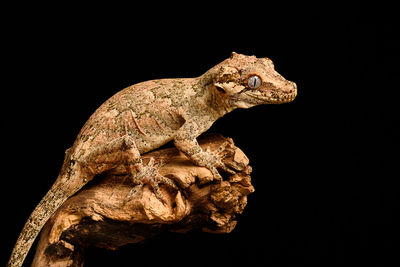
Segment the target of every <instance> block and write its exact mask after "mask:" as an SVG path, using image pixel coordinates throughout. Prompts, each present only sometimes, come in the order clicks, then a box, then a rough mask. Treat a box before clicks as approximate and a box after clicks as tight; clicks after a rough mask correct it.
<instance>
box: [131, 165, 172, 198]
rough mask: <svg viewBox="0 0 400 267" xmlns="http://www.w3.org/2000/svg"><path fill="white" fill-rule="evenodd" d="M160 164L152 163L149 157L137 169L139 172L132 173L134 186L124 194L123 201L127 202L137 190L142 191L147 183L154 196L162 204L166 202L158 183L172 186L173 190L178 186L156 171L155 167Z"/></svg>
mask: <svg viewBox="0 0 400 267" xmlns="http://www.w3.org/2000/svg"><path fill="white" fill-rule="evenodd" d="M158 165H160V164H157V165H156V164H155V163H154V158H150V161H149V163H148V164H147V165H146V166H142V167H141V168H140V169H139V172H137V173H135V174H133V175H132V179H133V183H134V184H135V186H134V187H133V188H132V190H131V191H130V192H129V193H128V195H127V196H126V201H125V202H124V203H127V202H129V200H130V199H131V198H132V197H133V196H135V195H136V194H138V193H139V192H142V190H141V189H142V188H143V186H145V185H149V186H150V188H151V189H152V191H153V193H154V194H155V195H156V197H157V198H158V199H159V200H160V201H161V202H162V203H164V204H166V200H165V197H164V195H163V193H162V191H161V189H160V184H164V185H166V186H168V187H170V188H173V189H175V190H178V187H177V186H176V185H175V183H174V182H173V181H172V180H171V179H169V178H167V177H164V176H161V175H160V174H159V173H158V171H157V169H158V168H157V167H159V166H158Z"/></svg>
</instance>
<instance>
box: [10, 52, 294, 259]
mask: <svg viewBox="0 0 400 267" xmlns="http://www.w3.org/2000/svg"><path fill="white" fill-rule="evenodd" d="M254 77H256V78H254ZM256 80H257V81H259V83H256V82H255V81H256ZM250 81H251V82H250ZM296 94H297V88H296V84H295V83H293V82H290V81H287V80H285V79H284V78H283V77H282V76H281V75H279V74H278V73H277V72H276V71H275V70H274V66H273V64H272V61H271V60H269V59H267V58H256V57H255V56H245V55H241V54H237V53H232V56H231V57H230V58H229V59H226V60H225V61H223V62H221V63H220V64H218V65H216V66H215V67H213V68H211V69H210V70H209V71H207V72H206V73H205V74H203V75H202V76H200V77H197V78H188V79H161V80H152V81H146V82H142V83H138V84H135V85H132V86H130V87H127V88H125V89H123V90H122V91H120V92H118V93H117V94H115V95H114V96H112V97H111V98H110V99H108V100H107V101H106V102H105V103H104V104H103V105H101V106H100V107H99V108H98V109H97V110H96V111H95V112H94V113H93V115H92V116H91V117H90V118H89V120H88V121H87V122H86V124H85V125H84V126H83V128H82V130H81V131H80V133H79V135H78V137H77V139H76V141H75V142H74V144H73V146H72V147H71V148H70V149H68V150H67V151H66V156H65V159H64V164H63V167H62V169H61V171H60V174H59V175H58V178H57V180H56V182H55V183H54V185H53V186H52V188H51V189H50V190H49V192H48V193H47V194H46V196H45V197H44V198H43V199H42V200H41V202H40V203H39V205H38V206H37V207H36V208H35V210H34V211H33V212H32V214H31V216H30V217H29V219H28V221H27V223H26V224H25V226H24V228H23V230H22V232H21V234H20V236H19V238H18V240H17V243H16V245H15V247H14V250H13V252H12V255H11V258H10V260H9V263H8V266H13V267H16V266H21V265H22V263H23V261H24V259H25V257H26V254H27V253H28V251H29V249H30V247H31V245H32V243H33V241H34V240H35V238H36V236H37V235H38V233H39V232H40V230H41V228H42V227H43V225H44V224H45V223H46V221H47V220H48V219H49V218H50V216H51V215H52V214H53V213H54V212H55V211H56V210H57V209H58V208H59V207H60V206H61V205H62V204H63V203H64V201H65V200H66V199H67V198H68V197H70V196H71V195H73V194H74V193H76V192H77V191H78V190H79V189H80V188H82V187H83V186H84V185H85V184H86V183H87V182H88V181H90V180H91V179H92V178H94V177H95V176H96V175H98V174H101V173H103V172H106V171H112V170H113V169H115V168H117V167H121V166H124V167H125V168H126V171H127V172H130V173H132V177H133V179H134V181H135V183H136V184H139V185H140V184H142V185H143V184H144V183H150V184H151V186H152V188H153V189H154V190H155V193H157V189H158V183H160V182H164V183H168V182H167V181H166V180H165V179H163V177H152V178H150V179H148V177H149V176H151V174H154V172H153V171H154V168H153V167H152V166H151V164H149V165H147V166H143V164H142V161H141V157H140V155H141V154H143V153H146V152H148V151H151V150H154V149H156V148H158V147H160V146H161V145H163V144H165V143H167V142H169V141H172V140H173V141H174V144H175V146H176V147H177V148H178V149H179V150H180V151H181V152H183V153H184V154H185V155H186V156H187V157H188V158H190V159H191V160H192V161H193V162H194V163H195V164H197V165H198V166H204V167H207V168H208V169H210V170H211V171H212V173H213V175H214V177H215V179H217V180H221V176H220V175H219V173H218V171H217V168H222V169H225V166H223V164H222V163H221V161H220V160H219V159H218V158H217V157H216V156H215V155H214V154H213V153H211V152H209V151H203V150H202V149H201V148H200V146H199V145H198V143H197V140H196V138H197V137H198V136H199V135H200V134H201V133H203V132H205V131H206V130H207V129H209V128H210V127H211V125H212V124H213V123H214V122H215V121H216V120H217V119H218V118H220V117H221V116H223V115H225V114H226V113H228V112H230V111H232V110H234V109H236V108H250V107H252V106H256V105H260V104H280V103H287V102H291V101H292V100H293V99H294V98H295V97H296ZM153 176H154V175H153ZM171 186H173V185H171Z"/></svg>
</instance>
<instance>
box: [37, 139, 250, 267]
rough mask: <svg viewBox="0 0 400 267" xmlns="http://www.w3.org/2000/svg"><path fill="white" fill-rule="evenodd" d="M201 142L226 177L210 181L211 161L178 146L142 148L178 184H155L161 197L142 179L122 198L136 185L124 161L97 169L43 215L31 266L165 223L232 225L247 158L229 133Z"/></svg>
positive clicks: (68, 261)
mask: <svg viewBox="0 0 400 267" xmlns="http://www.w3.org/2000/svg"><path fill="white" fill-rule="evenodd" d="M199 143H200V145H201V146H202V148H203V149H207V148H208V149H209V150H211V151H213V152H214V153H217V154H218V155H219V156H220V157H221V159H222V162H223V163H224V164H225V165H226V166H228V167H229V168H230V169H231V170H232V173H228V172H222V171H221V174H222V176H223V178H224V181H223V182H221V183H218V182H215V181H213V177H212V175H211V172H210V171H209V170H208V169H206V168H204V167H198V166H195V165H193V164H192V163H191V162H190V161H189V160H188V159H187V158H186V157H185V156H184V155H182V154H180V153H179V152H178V151H177V150H176V149H175V148H168V149H162V150H158V151H153V152H151V153H148V154H145V155H143V161H144V163H145V164H146V163H147V162H149V160H150V158H151V157H152V158H154V160H155V163H156V164H157V170H158V172H159V173H160V174H161V175H163V176H164V177H167V178H168V179H170V180H172V181H173V182H174V183H175V184H176V185H177V187H178V189H173V188H171V187H170V186H167V185H161V186H160V189H161V193H162V195H163V196H164V201H165V203H163V201H161V200H160V199H159V198H157V196H156V195H155V193H154V192H153V190H152V189H151V187H150V186H147V185H146V186H144V187H142V188H141V190H140V191H139V192H137V193H136V194H134V195H133V197H131V198H127V195H128V194H129V192H130V191H131V189H132V188H133V186H134V185H133V184H132V179H130V178H129V177H128V176H127V175H126V173H124V168H121V169H120V170H116V171H114V172H113V173H109V174H106V175H103V176H102V177H96V178H95V179H94V180H93V181H92V182H93V183H92V184H89V185H88V186H87V187H85V188H83V189H82V190H81V191H80V192H78V193H77V194H76V195H74V196H73V197H71V198H70V199H69V200H68V201H66V202H65V203H64V205H63V206H62V207H60V208H59V210H58V211H57V212H56V213H55V214H54V215H53V216H52V218H51V219H50V220H49V221H48V222H47V224H46V225H45V227H44V228H43V230H42V233H41V237H40V241H39V243H38V245H37V249H36V254H35V258H34V261H33V264H32V266H33V267H39V266H60V267H61V266H83V263H84V252H85V248H86V247H88V246H96V247H102V248H106V249H117V248H118V247H120V246H123V245H125V244H129V243H137V242H141V241H143V240H145V239H147V238H149V237H152V236H154V235H155V234H158V233H160V232H162V231H174V232H181V233H185V232H187V231H189V230H191V229H196V228H197V229H202V230H203V231H207V232H212V233H229V232H231V231H232V230H233V229H234V227H235V225H236V217H237V215H239V214H241V213H242V211H243V209H244V207H245V206H246V204H247V197H246V196H247V195H248V194H250V193H252V192H254V188H253V186H252V185H251V180H250V173H251V167H250V166H249V165H248V163H249V160H248V159H247V157H246V156H245V154H244V153H243V152H242V151H241V150H240V149H239V148H237V147H236V146H235V145H234V143H233V141H232V139H230V138H225V137H222V136H220V135H214V136H208V137H205V138H203V139H201V140H200V141H199Z"/></svg>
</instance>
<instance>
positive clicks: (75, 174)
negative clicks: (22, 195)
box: [7, 149, 93, 267]
mask: <svg viewBox="0 0 400 267" xmlns="http://www.w3.org/2000/svg"><path fill="white" fill-rule="evenodd" d="M70 153H71V149H68V150H67V151H66V157H65V159H64V163H63V166H62V168H61V172H60V174H59V176H58V178H57V180H56V182H55V183H54V184H53V186H52V187H51V188H50V190H49V191H48V192H47V193H46V195H45V196H44V197H43V198H42V200H41V201H40V202H39V204H38V205H37V206H36V208H35V209H34V210H33V212H32V214H31V215H30V216H29V219H28V221H27V222H26V223H25V226H24V228H22V231H21V233H20V235H19V237H18V240H17V242H16V244H15V246H14V249H13V251H12V253H11V257H10V260H9V261H8V264H7V266H8V267H21V266H22V263H23V262H24V260H25V257H26V255H27V254H28V252H29V249H30V248H31V246H32V244H33V242H34V241H35V239H36V237H37V236H38V234H39V233H40V230H41V229H42V228H43V226H44V224H45V223H46V222H47V221H48V220H49V218H50V217H51V216H52V215H53V214H54V212H56V210H57V209H58V208H59V207H60V206H61V205H62V204H63V203H64V202H65V201H66V200H67V199H68V198H69V197H70V196H72V195H73V194H75V193H76V192H77V191H79V189H81V188H82V187H83V186H84V185H85V184H86V183H87V182H88V181H89V180H90V179H89V178H93V177H88V176H87V175H85V174H86V173H85V174H84V173H82V172H81V170H80V168H79V167H77V166H75V168H73V167H71V166H72V165H73V164H72V165H71V160H70ZM82 177H88V178H87V179H82Z"/></svg>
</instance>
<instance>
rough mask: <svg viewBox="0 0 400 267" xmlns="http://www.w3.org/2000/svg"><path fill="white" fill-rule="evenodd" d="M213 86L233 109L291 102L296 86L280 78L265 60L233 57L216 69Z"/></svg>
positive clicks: (235, 54)
mask: <svg viewBox="0 0 400 267" xmlns="http://www.w3.org/2000/svg"><path fill="white" fill-rule="evenodd" d="M215 70H216V76H215V78H214V86H215V89H217V91H218V92H217V94H219V95H220V96H221V97H224V98H225V99H226V100H227V103H228V105H229V106H231V107H232V108H249V107H253V106H256V105H261V104H281V103H288V102H291V101H293V100H294V98H295V97H296V95H297V86H296V84H295V83H294V82H291V81H288V80H286V79H285V78H283V77H282V76H281V75H280V74H279V73H278V72H276V71H275V69H274V64H273V63H272V61H271V60H270V59H268V58H256V57H255V56H245V55H241V54H237V53H235V52H233V53H232V55H231V57H230V58H229V59H227V60H225V61H223V62H222V63H220V64H219V65H217V66H216V69H215Z"/></svg>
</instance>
